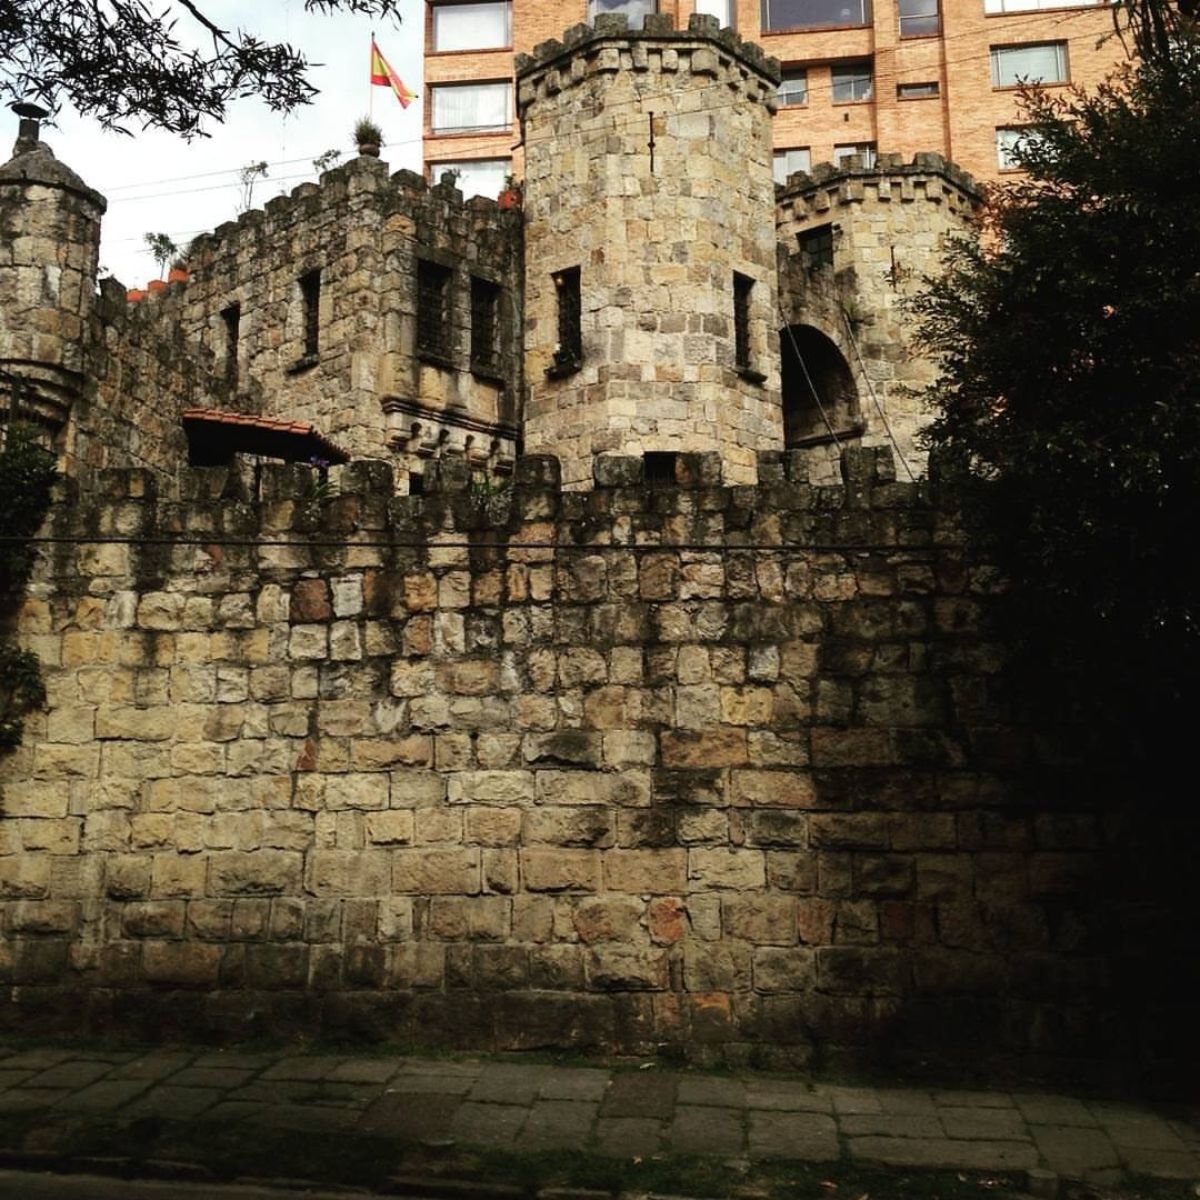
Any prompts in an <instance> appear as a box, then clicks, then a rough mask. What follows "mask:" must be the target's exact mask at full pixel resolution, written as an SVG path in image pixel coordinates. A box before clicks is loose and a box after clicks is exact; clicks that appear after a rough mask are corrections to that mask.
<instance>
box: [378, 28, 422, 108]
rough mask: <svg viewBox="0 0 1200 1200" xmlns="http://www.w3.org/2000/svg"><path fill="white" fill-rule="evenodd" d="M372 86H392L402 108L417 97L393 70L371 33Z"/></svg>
mask: <svg viewBox="0 0 1200 1200" xmlns="http://www.w3.org/2000/svg"><path fill="white" fill-rule="evenodd" d="M371 86H372V87H390V88H391V89H392V91H393V92H395V93H396V99H397V100H399V101H400V106H401V108H407V107H408V106H409V105H410V104H411V103H412V102H413V101H414V100H415V99H416V98H417V94H416V92H410V91H409V90H408V88H406V87H405V86H404V83H403V81H402V80H401V78H400V76H399V75H397V74H396V72H395V71H393V70H392V67H391V64H390V63H389V62H388V60H387V59H386V58H384V57H383V55H382V54H381V53H380V51H379V47H378V46H377V45H376V44H375V36H374V34H372V35H371Z"/></svg>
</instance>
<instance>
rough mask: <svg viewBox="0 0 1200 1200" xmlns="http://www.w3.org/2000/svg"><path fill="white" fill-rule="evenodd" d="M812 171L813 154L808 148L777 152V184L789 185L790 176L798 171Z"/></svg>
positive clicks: (800, 147) (775, 168) (799, 147)
mask: <svg viewBox="0 0 1200 1200" xmlns="http://www.w3.org/2000/svg"><path fill="white" fill-rule="evenodd" d="M811 169H812V153H811V152H810V151H809V148H808V147H807V146H798V147H796V148H795V149H794V150H776V151H775V167H774V170H775V182H776V183H787V181H788V176H789V175H792V174H794V173H795V172H796V171H809V170H811Z"/></svg>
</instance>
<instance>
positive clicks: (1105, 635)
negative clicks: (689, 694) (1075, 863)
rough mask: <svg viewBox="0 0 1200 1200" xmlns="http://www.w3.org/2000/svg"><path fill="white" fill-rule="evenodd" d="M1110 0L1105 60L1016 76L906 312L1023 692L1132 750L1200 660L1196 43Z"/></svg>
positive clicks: (1161, 6)
mask: <svg viewBox="0 0 1200 1200" xmlns="http://www.w3.org/2000/svg"><path fill="white" fill-rule="evenodd" d="M1125 11H1126V12H1127V13H1128V23H1127V25H1126V26H1125V33H1126V36H1127V37H1128V38H1130V39H1131V41H1132V49H1133V50H1134V51H1135V55H1136V56H1135V58H1134V59H1133V60H1132V61H1131V62H1130V63H1129V64H1128V65H1127V66H1125V67H1124V68H1123V69H1122V70H1121V71H1119V72H1118V73H1117V75H1115V76H1114V77H1113V78H1112V79H1110V80H1109V81H1108V82H1106V83H1104V84H1102V85H1101V86H1099V87H1098V88H1096V89H1095V90H1094V91H1093V92H1091V93H1090V94H1084V93H1082V92H1079V91H1074V92H1072V93H1071V94H1069V95H1065V96H1064V95H1062V94H1061V93H1050V92H1044V91H1039V90H1036V89H1034V90H1027V91H1026V92H1025V93H1024V94H1023V96H1022V103H1023V105H1024V107H1025V110H1026V115H1027V118H1028V121H1029V125H1028V135H1027V136H1026V137H1024V138H1023V139H1022V140H1021V142H1020V143H1019V145H1018V147H1017V150H1016V155H1017V158H1018V160H1019V162H1020V165H1021V166H1023V167H1024V168H1025V170H1026V171H1027V172H1028V174H1027V176H1026V177H1025V178H1024V179H1022V180H1021V181H1020V182H1017V183H1014V184H1011V185H1009V186H1007V187H1003V188H1001V189H997V190H996V191H995V193H994V194H993V196H992V204H991V206H990V216H989V221H990V228H989V229H988V230H987V231H986V234H985V237H984V239H983V242H982V244H975V245H971V244H967V243H965V242H964V243H960V244H958V245H956V246H955V247H954V249H953V250H952V252H951V254H950V257H949V262H948V272H947V274H946V275H945V277H944V278H942V279H941V280H940V281H936V282H931V283H930V287H929V290H928V291H927V293H926V294H925V295H924V296H923V297H922V298H921V299H919V300H918V302H917V309H918V312H919V314H920V315H921V317H922V319H923V331H924V337H925V340H926V343H927V345H928V346H929V347H930V348H932V349H933V350H934V351H936V352H938V353H939V354H940V355H941V362H942V371H941V376H940V378H939V379H938V381H937V382H936V384H935V385H934V387H933V389H932V390H931V392H930V394H929V399H930V400H931V401H932V403H933V406H934V408H935V411H936V413H937V420H936V422H935V424H934V425H933V427H932V429H931V431H930V435H929V436H930V443H931V448H932V449H934V450H935V451H938V452H940V458H941V462H942V470H943V471H944V472H945V473H947V474H948V475H950V476H951V477H952V478H953V479H954V481H955V483H956V484H957V485H958V486H959V488H960V489H961V492H962V494H963V495H964V497H965V510H966V516H967V518H968V522H969V527H970V528H971V530H972V531H973V533H974V534H975V536H976V537H977V538H979V539H980V541H981V543H982V546H983V548H984V550H985V552H986V553H987V554H988V555H990V556H991V558H992V559H993V561H995V562H996V563H997V565H998V566H1000V567H1001V568H1002V570H1003V571H1004V572H1005V574H1006V576H1007V577H1008V580H1009V583H1010V589H1009V595H1008V599H1007V603H1006V605H1005V606H1004V608H1003V610H1002V614H1001V617H1002V619H1003V620H1004V621H1006V622H1007V628H1006V633H1007V635H1008V638H1009V640H1010V641H1012V642H1013V643H1014V644H1016V646H1017V647H1018V651H1019V653H1018V667H1019V668H1023V670H1021V671H1019V672H1018V674H1017V679H1018V680H1019V681H1021V682H1023V683H1024V685H1025V686H1024V687H1023V689H1022V692H1023V695H1024V696H1025V698H1026V699H1027V700H1028V699H1029V698H1031V697H1032V698H1035V699H1037V700H1040V701H1043V702H1047V703H1048V704H1049V705H1051V706H1052V707H1053V709H1054V711H1055V712H1056V713H1057V714H1059V715H1061V716H1064V717H1068V718H1071V719H1073V720H1074V721H1077V722H1081V724H1082V727H1084V728H1087V729H1090V730H1091V731H1092V732H1094V733H1096V734H1098V735H1100V737H1102V738H1104V739H1106V740H1107V741H1108V744H1109V745H1110V746H1119V747H1120V750H1121V752H1122V753H1129V752H1136V751H1139V750H1140V751H1142V752H1143V753H1146V752H1151V751H1155V752H1157V751H1161V750H1162V749H1164V747H1165V746H1167V745H1169V742H1168V741H1167V740H1165V738H1164V735H1166V736H1167V737H1170V736H1172V735H1175V734H1177V733H1178V732H1179V731H1180V729H1181V728H1182V727H1183V723H1184V722H1185V721H1186V720H1187V719H1188V718H1187V713H1188V710H1189V708H1190V701H1191V699H1192V691H1193V689H1194V688H1195V686H1196V680H1197V678H1200V673H1198V671H1200V588H1198V587H1197V584H1198V582H1200V572H1198V571H1197V567H1196V563H1195V551H1194V548H1193V539H1194V537H1195V531H1196V529H1197V528H1198V527H1200V204H1198V203H1197V202H1196V196H1197V194H1200V39H1198V37H1197V28H1196V24H1195V21H1194V19H1190V18H1189V17H1188V16H1187V14H1186V13H1182V14H1181V12H1180V10H1178V9H1176V8H1173V7H1171V6H1169V5H1167V4H1165V3H1162V2H1160V0H1134V2H1133V3H1132V4H1129V5H1126V6H1125ZM1114 735H1116V736H1117V737H1119V738H1120V740H1119V741H1115V740H1114Z"/></svg>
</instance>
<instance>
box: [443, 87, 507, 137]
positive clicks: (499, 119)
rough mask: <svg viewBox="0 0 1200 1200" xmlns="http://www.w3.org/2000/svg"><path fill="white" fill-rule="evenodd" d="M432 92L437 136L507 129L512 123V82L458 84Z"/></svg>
mask: <svg viewBox="0 0 1200 1200" xmlns="http://www.w3.org/2000/svg"><path fill="white" fill-rule="evenodd" d="M430 91H431V92H432V93H433V118H432V126H433V132H434V133H450V132H458V131H460V130H464V129H507V128H508V126H509V125H510V124H511V122H512V84H511V83H468V84H457V83H456V84H453V85H451V86H449V87H447V86H444V85H443V86H440V87H433V88H431V89H430Z"/></svg>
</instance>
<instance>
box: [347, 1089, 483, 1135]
mask: <svg viewBox="0 0 1200 1200" xmlns="http://www.w3.org/2000/svg"><path fill="white" fill-rule="evenodd" d="M461 1105H462V1096H461V1095H448V1094H445V1093H442V1094H438V1093H436V1092H402V1091H397V1090H395V1089H389V1090H388V1091H386V1092H385V1093H384V1094H383V1095H382V1096H380V1097H379V1099H378V1100H376V1101H375V1102H374V1103H373V1104H372V1105H371V1106H370V1107H369V1108H368V1109H367V1111H366V1112H365V1113H364V1114H363V1116H362V1120H361V1122H360V1124H359V1129H360V1130H361V1131H362V1132H364V1133H380V1134H386V1135H389V1136H394V1137H397V1138H401V1139H405V1140H409V1141H416V1142H419V1141H422V1140H424V1139H428V1138H446V1137H449V1136H450V1131H451V1128H452V1127H453V1123H454V1117H455V1114H456V1113H457V1112H458V1110H459V1108H460V1107H461Z"/></svg>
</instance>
